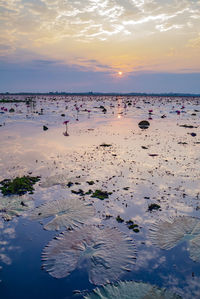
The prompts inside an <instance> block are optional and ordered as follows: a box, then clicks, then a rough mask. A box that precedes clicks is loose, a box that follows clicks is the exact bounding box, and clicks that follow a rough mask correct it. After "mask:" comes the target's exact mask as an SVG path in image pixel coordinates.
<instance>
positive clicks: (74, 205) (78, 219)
mask: <svg viewBox="0 0 200 299" xmlns="http://www.w3.org/2000/svg"><path fill="white" fill-rule="evenodd" d="M51 216H53V219H52V220H51V221H50V222H48V223H47V224H46V225H45V226H44V228H45V229H47V230H59V229H60V228H61V227H67V228H74V227H79V226H81V225H82V224H84V223H85V222H86V221H87V220H88V218H90V217H92V216H94V208H93V206H92V205H91V204H88V203H86V202H84V201H82V200H80V199H69V198H67V199H60V200H54V201H50V202H47V203H45V204H43V205H41V206H39V207H38V208H36V209H35V210H34V211H33V212H32V213H31V216H30V217H31V219H33V220H39V219H44V218H48V217H51Z"/></svg>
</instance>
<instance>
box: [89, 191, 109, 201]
mask: <svg viewBox="0 0 200 299" xmlns="http://www.w3.org/2000/svg"><path fill="white" fill-rule="evenodd" d="M111 194H112V192H107V191H102V190H95V192H94V193H93V194H92V196H91V197H95V198H98V199H101V200H104V199H105V198H108V197H109V195H111Z"/></svg>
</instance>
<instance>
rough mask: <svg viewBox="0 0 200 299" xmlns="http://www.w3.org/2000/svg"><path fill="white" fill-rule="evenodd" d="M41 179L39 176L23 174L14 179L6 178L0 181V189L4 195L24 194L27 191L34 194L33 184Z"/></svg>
mask: <svg viewBox="0 0 200 299" xmlns="http://www.w3.org/2000/svg"><path fill="white" fill-rule="evenodd" d="M39 180H40V177H39V176H36V177H31V176H23V177H16V178H15V179H13V180H10V179H5V180H3V181H1V182H0V185H1V187H0V190H1V192H2V194H3V195H4V196H6V195H24V194H25V193H30V194H33V191H34V188H33V185H35V183H37V182H38V181H39Z"/></svg>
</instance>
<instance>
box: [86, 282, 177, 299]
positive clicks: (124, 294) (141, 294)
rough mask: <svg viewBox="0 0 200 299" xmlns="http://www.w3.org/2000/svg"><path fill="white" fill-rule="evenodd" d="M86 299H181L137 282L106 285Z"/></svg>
mask: <svg viewBox="0 0 200 299" xmlns="http://www.w3.org/2000/svg"><path fill="white" fill-rule="evenodd" d="M83 298H84V299H115V298H120V299H144V298H145V299H153V298H154V299H181V297H180V296H179V295H176V294H173V293H172V292H170V291H168V290H166V289H164V288H162V289H160V288H158V287H156V286H153V285H151V284H148V283H143V282H135V281H119V282H118V283H115V284H106V285H105V286H102V287H100V288H96V289H94V290H93V291H92V292H91V293H89V294H87V295H85V296H84V297H83Z"/></svg>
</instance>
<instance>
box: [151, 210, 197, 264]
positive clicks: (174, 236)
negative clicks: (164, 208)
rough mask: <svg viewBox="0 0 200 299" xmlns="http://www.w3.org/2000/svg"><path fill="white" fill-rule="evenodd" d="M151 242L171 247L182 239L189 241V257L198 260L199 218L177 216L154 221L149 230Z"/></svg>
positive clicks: (162, 246)
mask: <svg viewBox="0 0 200 299" xmlns="http://www.w3.org/2000/svg"><path fill="white" fill-rule="evenodd" d="M150 237H151V240H152V241H153V244H155V245H157V246H159V247H160V248H162V249H171V248H173V247H175V246H176V245H177V244H178V243H180V242H183V241H188V242H189V252H190V257H191V259H192V260H194V261H200V219H198V218H195V217H190V216H179V217H176V218H172V219H170V220H168V221H159V222H157V223H155V224H154V225H153V227H152V229H151V231H150Z"/></svg>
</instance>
